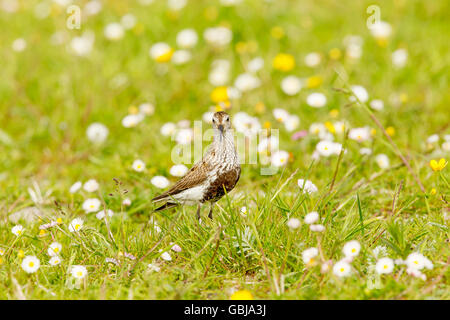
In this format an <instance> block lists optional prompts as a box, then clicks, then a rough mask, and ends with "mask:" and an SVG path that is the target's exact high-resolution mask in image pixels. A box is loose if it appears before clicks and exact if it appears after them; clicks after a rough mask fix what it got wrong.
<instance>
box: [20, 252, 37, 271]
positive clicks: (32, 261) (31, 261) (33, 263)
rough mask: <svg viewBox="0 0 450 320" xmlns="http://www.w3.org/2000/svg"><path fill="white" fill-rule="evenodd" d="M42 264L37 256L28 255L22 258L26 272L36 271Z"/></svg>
mask: <svg viewBox="0 0 450 320" xmlns="http://www.w3.org/2000/svg"><path fill="white" fill-rule="evenodd" d="M40 266H41V262H40V261H39V259H38V258H36V257H35V256H26V257H25V258H23V260H22V269H23V270H24V271H25V272H26V273H35V272H36V271H37V270H38V269H39V267H40Z"/></svg>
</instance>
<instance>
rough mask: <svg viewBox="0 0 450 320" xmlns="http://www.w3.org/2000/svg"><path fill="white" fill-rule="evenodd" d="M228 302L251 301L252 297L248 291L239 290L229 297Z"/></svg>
mask: <svg viewBox="0 0 450 320" xmlns="http://www.w3.org/2000/svg"><path fill="white" fill-rule="evenodd" d="M230 300H253V295H252V293H251V292H250V291H248V290H239V291H236V292H235V293H233V294H232V295H231V297H230Z"/></svg>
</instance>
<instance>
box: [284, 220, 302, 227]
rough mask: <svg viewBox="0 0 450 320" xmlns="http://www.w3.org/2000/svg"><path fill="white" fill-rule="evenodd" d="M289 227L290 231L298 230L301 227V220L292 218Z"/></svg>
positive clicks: (288, 223)
mask: <svg viewBox="0 0 450 320" xmlns="http://www.w3.org/2000/svg"><path fill="white" fill-rule="evenodd" d="M287 226H288V227H289V228H290V229H297V228H298V227H300V220H299V219H297V218H290V219H289V220H288V222H287Z"/></svg>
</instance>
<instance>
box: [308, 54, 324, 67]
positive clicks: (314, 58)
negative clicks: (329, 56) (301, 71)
mask: <svg viewBox="0 0 450 320" xmlns="http://www.w3.org/2000/svg"><path fill="white" fill-rule="evenodd" d="M321 60H322V58H321V56H320V53H317V52H311V53H308V54H307V55H306V56H305V64H306V65H307V66H308V67H311V68H313V67H317V66H318V65H319V64H320V61H321Z"/></svg>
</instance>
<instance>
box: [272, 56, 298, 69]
mask: <svg viewBox="0 0 450 320" xmlns="http://www.w3.org/2000/svg"><path fill="white" fill-rule="evenodd" d="M272 64H273V67H274V68H275V69H276V70H280V71H291V70H292V69H294V67H295V59H294V57H293V56H292V55H291V54H288V53H279V54H277V55H276V56H275V58H274V59H273V62H272Z"/></svg>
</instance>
